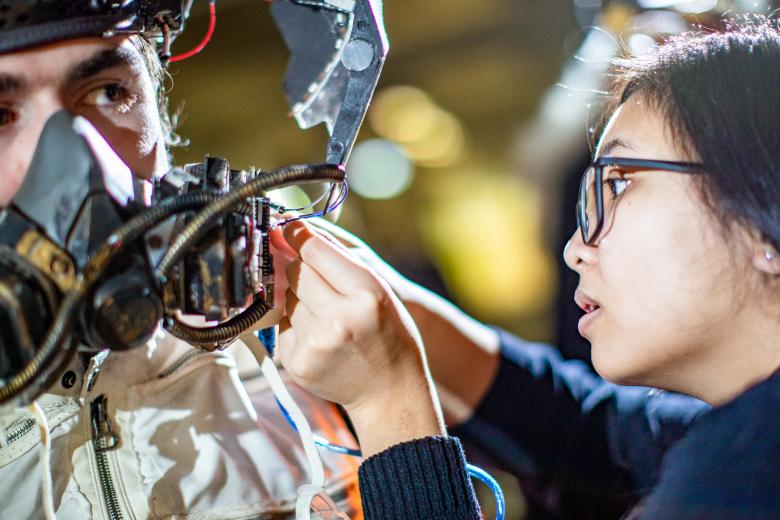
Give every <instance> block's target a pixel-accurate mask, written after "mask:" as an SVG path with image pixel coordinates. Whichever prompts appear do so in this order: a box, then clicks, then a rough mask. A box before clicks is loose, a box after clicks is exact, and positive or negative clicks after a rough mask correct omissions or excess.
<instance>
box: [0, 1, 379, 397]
mask: <svg viewBox="0 0 780 520" xmlns="http://www.w3.org/2000/svg"><path fill="white" fill-rule="evenodd" d="M190 4H191V2H188V1H185V2H181V1H179V2H175V1H164V0H161V1H152V0H147V1H132V0H131V1H127V0H126V1H123V2H112V1H90V2H78V3H76V2H64V1H63V2H57V1H52V2H36V1H30V2H13V3H12V8H11V12H10V13H5V12H4V13H0V17H3V16H7V19H8V20H9V21H10V22H7V23H6V24H5V25H4V26H1V27H3V29H2V30H0V52H9V51H14V50H20V49H24V48H28V47H32V46H37V45H41V44H45V43H49V42H53V41H60V40H63V39H68V38H75V37H81V36H106V37H107V36H111V35H114V34H118V33H123V32H127V33H134V34H141V35H143V36H144V37H145V38H147V39H148V40H149V41H152V42H155V43H156V44H157V48H158V52H159V53H160V56H161V59H162V60H163V62H165V61H166V60H168V59H169V58H170V45H171V42H172V41H173V39H174V38H175V37H176V35H177V34H178V33H179V32H181V30H183V28H184V24H185V21H186V19H187V16H188V14H189V10H190ZM211 7H212V14H213V7H214V5H213V3H212V5H211ZM270 10H271V14H272V16H273V18H274V21H275V23H276V25H277V26H278V28H279V29H280V32H281V34H282V37H283V38H284V40H285V43H286V44H287V46H288V48H289V49H290V51H291V61H290V63H289V66H288V70H287V76H286V78H285V90H286V93H287V97H288V99H289V101H290V104H291V107H292V114H293V115H294V117H295V118H296V120H297V121H298V123H299V124H300V126H302V127H303V128H309V127H311V126H314V125H317V124H319V123H325V124H326V127H327V129H328V133H329V141H328V144H327V149H326V152H325V154H324V155H325V161H324V163H323V164H319V165H293V166H286V167H281V168H277V169H274V170H270V171H263V170H249V171H241V170H234V169H231V168H230V165H229V163H228V161H227V160H225V159H220V158H213V157H211V158H208V159H206V160H205V161H204V162H202V163H197V164H190V165H186V166H181V167H175V168H173V169H172V170H171V171H169V172H167V173H166V174H165V175H163V176H161V177H159V178H157V179H154V180H153V181H151V182H150V181H143V180H140V179H137V178H136V177H134V175H133V172H131V171H130V170H129V168H128V167H127V166H126V165H125V164H124V163H122V161H121V160H120V159H119V158H118V156H117V155H116V154H115V152H114V151H113V150H112V148H111V147H110V146H109V144H108V143H107V142H106V141H105V140H104V139H103V137H102V136H101V135H100V134H99V133H98V132H97V131H96V130H95V128H94V127H93V126H92V125H91V124H90V123H89V121H87V120H86V119H84V118H82V117H79V116H75V117H74V116H72V115H71V114H68V113H66V112H59V113H57V114H55V115H54V116H52V117H51V118H50V119H49V121H48V122H47V124H46V125H45V128H44V130H43V132H42V134H41V137H40V139H39V142H38V145H37V148H36V150H35V153H34V156H33V159H32V162H31V165H30V168H29V170H28V172H27V175H26V177H25V179H24V182H23V184H22V186H21V188H20V190H19V191H18V192H17V194H16V196H15V197H14V199H13V200H12V202H11V203H10V204H9V205H8V206H7V207H5V208H2V211H0V323H2V328H0V403H3V404H8V405H14V406H21V405H25V404H28V403H30V402H31V401H33V400H34V399H35V398H36V397H37V396H38V395H40V394H41V393H43V391H45V390H46V388H48V387H49V386H51V385H52V384H53V383H54V382H55V381H56V378H57V377H58V376H59V375H60V374H61V373H62V371H63V370H64V368H65V367H66V366H67V365H68V363H69V362H70V360H71V359H72V358H73V356H74V355H76V353H77V352H82V353H85V354H93V353H97V352H99V351H101V350H104V349H114V350H125V349H132V348H135V347H138V346H140V345H143V344H145V343H146V342H147V341H148V340H149V339H150V338H151V337H152V335H153V334H154V332H155V331H156V329H157V328H158V326H159V325H160V323H162V325H163V326H164V327H165V328H166V329H167V330H168V331H170V332H171V333H172V334H174V335H175V336H177V337H179V338H182V339H184V340H185V341H187V342H189V343H191V344H193V345H195V346H197V347H200V348H203V349H207V350H214V349H219V348H223V347H225V346H227V345H229V344H230V343H231V342H232V341H234V340H235V339H236V338H237V337H238V336H240V335H241V334H243V333H245V332H246V331H249V330H253V329H254V328H256V325H257V323H258V322H259V321H260V320H261V318H263V316H265V315H266V313H267V312H268V310H269V309H270V308H272V307H273V301H274V272H273V258H272V255H271V251H270V245H269V232H270V230H271V228H272V227H273V226H276V225H283V224H284V223H285V222H289V221H290V220H292V219H295V218H302V217H306V216H309V215H301V216H298V217H287V220H283V219H282V220H280V219H279V218H277V217H274V215H276V214H277V210H278V209H279V208H278V207H276V206H275V205H274V204H273V203H272V201H271V200H270V199H269V198H268V196H267V193H268V192H269V191H271V190H275V189H279V188H283V187H287V186H303V185H309V186H313V187H315V189H320V190H322V196H321V197H320V198H321V200H322V203H321V204H322V207H321V208H320V209H318V210H317V211H316V212H314V211H313V212H312V213H311V215H324V214H327V213H329V212H332V211H334V210H335V209H336V208H337V207H338V205H339V204H340V202H341V201H343V199H344V197H345V196H346V193H347V185H346V178H345V174H344V164H345V163H346V160H347V158H348V156H349V152H350V150H351V148H352V145H353V143H354V140H355V137H356V135H357V132H358V129H359V127H360V125H361V123H362V120H363V117H364V115H365V112H366V109H367V107H368V104H369V102H370V99H371V96H372V94H373V91H374V88H375V86H376V82H377V80H378V77H379V73H380V71H381V68H382V65H383V63H384V58H385V55H386V53H387V48H388V45H387V39H386V37H385V33H384V27H383V25H382V20H381V5H380V3H379V2H378V1H376V0H357V1H355V0H329V1H308V0H306V1H303V0H275V1H273V2H272V3H271V4H270ZM44 26H45V28H46V30H45V31H43V30H38V29H40V28H42V27H44ZM174 58H175V56H174ZM184 315H190V316H192V315H194V316H198V317H201V318H203V319H204V320H205V321H206V322H208V323H210V324H211V325H208V326H197V327H196V326H193V325H191V324H188V323H186V322H185V320H184V319H182V317H183V316H184Z"/></svg>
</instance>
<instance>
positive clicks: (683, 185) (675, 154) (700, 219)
mask: <svg viewBox="0 0 780 520" xmlns="http://www.w3.org/2000/svg"><path fill="white" fill-rule="evenodd" d="M597 155H598V156H607V155H609V156H614V157H633V158H642V159H660V160H670V161H684V160H690V158H687V157H683V156H682V155H681V153H680V151H679V148H678V147H676V146H675V143H674V140H673V138H672V136H671V134H670V133H669V131H668V130H667V126H666V123H665V121H664V119H663V118H662V117H661V116H660V115H659V114H658V113H657V112H656V111H654V110H653V109H651V108H650V107H649V106H648V104H647V103H646V102H645V101H643V100H642V99H641V98H630V99H629V100H628V101H627V102H626V103H625V104H624V105H622V106H621V107H620V108H619V109H618V110H617V111H616V112H615V114H614V115H613V116H612V118H611V120H610V122H609V124H608V125H607V128H606V130H605V132H604V135H603V137H602V139H601V142H600V143H599V147H598V149H597ZM621 177H622V178H623V179H624V180H625V181H626V182H620V183H617V184H613V186H614V187H617V188H618V189H619V190H622V193H621V194H620V195H619V196H618V198H617V200H616V201H615V202H616V203H615V205H614V212H613V214H612V215H611V218H610V217H609V216H606V217H605V223H604V231H603V232H602V235H601V239H600V240H599V241H598V242H597V243H596V244H595V245H594V246H586V245H584V244H583V241H582V238H581V237H580V233H579V231H577V232H575V233H574V235H573V236H572V238H571V239H570V241H569V243H568V245H567V247H566V250H565V252H564V257H565V260H566V263H567V264H568V266H569V267H570V268H572V269H573V270H575V271H577V273H578V274H579V275H580V284H579V289H578V294H577V298H576V299H577V300H578V303H579V304H580V306H581V307H582V306H585V305H583V304H588V305H590V306H596V305H597V306H598V307H597V310H595V311H593V312H590V313H588V315H586V316H585V317H584V318H583V319H582V320H581V321H580V332H581V334H582V335H583V336H585V337H586V338H588V340H590V342H591V345H592V357H593V363H594V365H595V367H596V369H597V371H598V372H599V373H600V374H601V375H602V376H603V377H605V378H606V379H608V380H611V381H613V382H617V383H622V384H638V385H648V386H656V387H661V388H668V389H672V390H677V391H682V392H687V393H691V394H694V395H697V394H701V391H700V389H698V388H694V386H695V385H697V384H699V383H698V382H699V381H700V380H701V378H700V377H699V375H700V373H701V372H702V371H704V370H712V369H713V366H714V365H713V363H716V362H719V361H717V360H715V359H714V357H713V356H716V355H717V353H718V352H719V349H721V347H722V346H723V345H724V344H727V343H728V342H729V341H737V342H738V341H739V340H740V339H741V338H736V337H734V334H735V330H736V328H735V327H734V323H735V322H737V321H738V320H739V319H740V313H741V312H742V309H741V307H740V290H741V289H743V288H744V286H745V283H744V282H745V279H744V277H745V276H747V274H746V271H748V270H745V269H739V267H737V266H739V265H740V258H739V255H740V252H739V251H738V250H737V249H735V248H734V247H732V246H730V245H729V244H728V243H724V238H723V233H722V231H721V228H719V227H718V226H719V225H718V224H717V222H716V221H715V219H714V217H712V216H711V215H710V214H709V213H708V212H707V210H706V208H705V206H704V204H703V203H702V202H701V198H700V195H699V192H698V190H697V188H696V182H695V179H694V175H691V174H680V173H671V172H664V171H642V172H637V173H630V174H627V175H624V176H622V175H621V172H620V171H615V170H610V169H608V168H606V169H605V170H604V178H605V180H606V179H610V180H611V179H617V178H621ZM604 193H605V195H604V196H605V197H607V196H609V193H610V190H609V189H608V187H607V186H605V188H604ZM730 249H732V250H733V251H729V250H730ZM740 277H742V278H740ZM586 307H587V306H586ZM590 308H592V307H588V310H589V309H590Z"/></svg>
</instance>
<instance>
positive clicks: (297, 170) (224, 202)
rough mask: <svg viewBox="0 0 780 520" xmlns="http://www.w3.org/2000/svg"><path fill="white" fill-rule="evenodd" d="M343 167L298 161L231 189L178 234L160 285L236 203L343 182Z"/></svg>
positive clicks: (164, 264) (157, 271)
mask: <svg viewBox="0 0 780 520" xmlns="http://www.w3.org/2000/svg"><path fill="white" fill-rule="evenodd" d="M344 177H345V174H344V169H343V167H342V166H338V165H330V164H323V165H309V164H299V165H292V166H284V167H282V168H277V169H276V170H272V171H270V172H267V173H262V174H260V176H258V177H256V178H254V179H252V180H251V181H249V182H247V183H246V184H243V185H241V186H240V187H238V188H236V189H234V190H231V191H230V192H228V193H227V194H225V195H223V196H222V197H220V198H219V199H217V200H215V201H214V202H212V203H211V204H209V205H208V206H206V207H205V208H203V209H202V210H201V211H200V212H199V213H198V214H197V215H195V217H194V218H193V219H192V220H191V221H190V223H189V224H187V226H185V228H184V229H183V230H181V232H180V233H179V234H178V235H177V237H176V240H174V242H173V244H171V246H170V247H169V248H168V251H166V253H165V255H164V256H163V258H162V259H161V260H160V262H159V263H158V264H157V268H156V269H155V272H154V274H155V276H156V277H157V279H158V280H159V281H160V283H161V284H165V283H166V282H167V277H166V275H167V273H168V271H169V270H170V269H171V267H173V265H174V264H176V263H178V262H179V260H181V258H182V257H183V256H184V254H185V253H186V251H187V250H188V249H189V248H190V247H191V246H192V245H193V244H195V242H197V241H198V240H199V239H200V238H201V237H202V236H203V233H205V232H206V230H207V229H208V223H209V222H210V221H211V220H212V219H214V218H215V217H217V216H218V215H219V214H221V213H224V212H225V211H228V210H230V209H231V208H232V207H233V206H235V205H236V204H238V203H240V202H241V201H243V199H246V198H248V197H256V196H259V195H261V194H263V193H264V192H266V191H268V190H270V189H279V188H284V187H287V186H292V185H297V184H306V183H311V182H323V181H339V182H341V181H343V180H344Z"/></svg>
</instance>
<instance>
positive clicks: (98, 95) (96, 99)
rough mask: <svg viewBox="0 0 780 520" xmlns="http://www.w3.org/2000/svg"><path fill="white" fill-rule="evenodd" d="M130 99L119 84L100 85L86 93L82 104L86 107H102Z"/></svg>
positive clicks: (125, 90)
mask: <svg viewBox="0 0 780 520" xmlns="http://www.w3.org/2000/svg"><path fill="white" fill-rule="evenodd" d="M129 98H130V95H129V93H128V91H127V89H126V88H124V87H123V86H122V85H120V84H119V83H109V84H107V85H101V86H99V87H97V88H94V89H92V90H90V91H89V92H87V95H86V96H84V97H83V98H82V103H83V104H85V105H88V106H96V107H103V106H109V105H116V104H119V103H122V102H124V101H126V100H128V99H129Z"/></svg>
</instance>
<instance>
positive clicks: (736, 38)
mask: <svg viewBox="0 0 780 520" xmlns="http://www.w3.org/2000/svg"><path fill="white" fill-rule="evenodd" d="M610 93H611V96H610V97H609V99H610V101H609V102H608V105H609V106H608V107H607V110H605V114H607V113H611V112H612V111H613V110H610V108H612V109H614V108H616V107H617V105H619V104H622V103H624V102H625V101H626V100H627V99H628V98H630V97H631V96H642V98H643V99H646V100H647V101H648V102H649V103H651V104H652V105H653V107H654V108H656V109H659V110H660V111H661V113H662V114H663V115H664V117H665V119H666V121H667V122H668V124H669V130H670V131H671V132H672V135H673V137H674V139H675V141H676V143H678V144H679V147H680V151H681V152H682V153H683V154H685V155H686V156H688V158H689V159H691V160H696V161H700V162H702V163H704V165H705V166H706V170H705V173H704V174H703V175H701V176H697V177H698V178H699V179H700V183H701V193H702V196H703V199H704V201H705V203H706V204H707V205H708V206H709V208H710V209H711V210H712V211H713V212H714V213H715V214H716V216H718V217H719V218H720V220H721V221H722V222H724V223H730V222H738V223H741V224H747V225H749V226H751V227H752V228H754V229H755V230H757V231H758V232H759V233H760V234H761V236H762V238H763V240H766V241H767V242H768V243H769V244H771V245H772V246H773V247H774V248H775V249H776V250H780V21H778V20H776V19H772V18H770V17H767V16H763V15H743V16H740V17H736V18H732V19H730V20H728V21H725V30H722V31H717V32H715V31H711V32H703V31H699V32H691V33H685V34H681V35H678V36H675V37H673V38H671V39H670V40H667V41H666V42H665V43H664V44H662V45H659V46H658V47H657V48H656V49H655V50H654V51H651V52H650V53H648V54H644V55H642V56H639V57H634V58H629V59H624V60H620V61H618V62H617V63H616V66H615V67H614V69H613V76H612V83H611V89H610Z"/></svg>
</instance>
